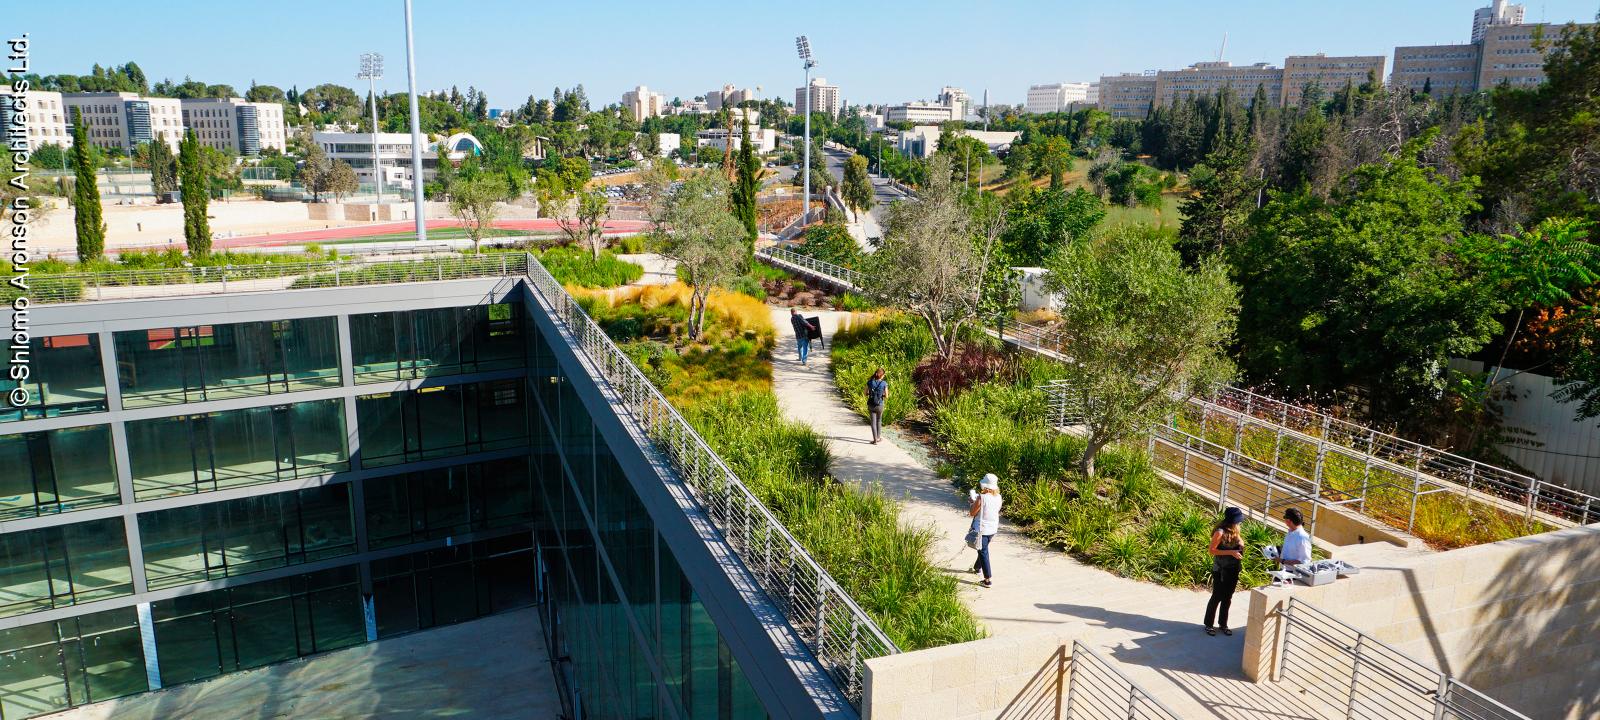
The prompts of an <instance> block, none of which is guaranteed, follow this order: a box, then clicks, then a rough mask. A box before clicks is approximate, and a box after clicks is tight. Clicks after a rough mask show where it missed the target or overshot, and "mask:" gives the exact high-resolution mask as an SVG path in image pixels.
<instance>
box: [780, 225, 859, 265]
mask: <svg viewBox="0 0 1600 720" xmlns="http://www.w3.org/2000/svg"><path fill="white" fill-rule="evenodd" d="M793 249H794V251H795V252H797V253H800V254H801V255H806V256H809V257H813V258H816V259H818V260H821V261H823V262H830V263H833V264H835V265H839V266H842V267H847V268H856V267H859V266H860V265H861V259H862V252H861V246H860V245H859V244H857V243H856V239H855V238H853V237H850V232H849V231H848V230H846V229H845V227H844V226H843V225H840V224H838V223H824V224H821V225H812V226H811V227H809V228H806V231H805V234H804V235H802V236H801V239H800V244H798V245H796V246H794V248H793Z"/></svg>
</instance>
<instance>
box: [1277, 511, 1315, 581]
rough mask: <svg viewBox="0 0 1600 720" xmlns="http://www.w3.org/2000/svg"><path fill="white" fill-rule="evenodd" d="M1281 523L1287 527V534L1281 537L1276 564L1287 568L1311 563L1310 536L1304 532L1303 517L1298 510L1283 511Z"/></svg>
mask: <svg viewBox="0 0 1600 720" xmlns="http://www.w3.org/2000/svg"><path fill="white" fill-rule="evenodd" d="M1283 522H1284V524H1285V525H1288V526H1289V534H1287V535H1284V536H1283V552H1281V553H1279V554H1278V563H1279V564H1280V565H1282V566H1284V567H1286V568H1287V567H1293V566H1295V565H1302V564H1305V563H1308V562H1311V534H1310V533H1308V532H1306V528H1305V517H1304V516H1302V515H1301V514H1300V510H1299V508H1289V509H1288V510H1285V511H1283Z"/></svg>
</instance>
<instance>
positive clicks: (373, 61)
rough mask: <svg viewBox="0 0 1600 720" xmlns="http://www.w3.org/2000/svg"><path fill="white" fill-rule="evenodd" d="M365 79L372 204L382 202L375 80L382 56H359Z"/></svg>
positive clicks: (379, 76) (379, 75)
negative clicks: (369, 116)
mask: <svg viewBox="0 0 1600 720" xmlns="http://www.w3.org/2000/svg"><path fill="white" fill-rule="evenodd" d="M356 77H358V78H362V77H364V78H366V79H367V97H368V98H370V99H371V100H372V192H373V194H374V195H375V196H376V197H375V198H374V200H373V204H375V205H382V204H383V165H382V161H381V160H379V159H378V89H377V80H378V78H381V77H383V56H382V55H380V54H378V53H365V54H363V55H362V56H361V73H360V74H359V75H357V76H356Z"/></svg>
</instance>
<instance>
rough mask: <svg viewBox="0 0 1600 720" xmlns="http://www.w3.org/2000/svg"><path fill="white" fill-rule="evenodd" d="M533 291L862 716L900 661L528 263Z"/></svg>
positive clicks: (590, 323)
mask: <svg viewBox="0 0 1600 720" xmlns="http://www.w3.org/2000/svg"><path fill="white" fill-rule="evenodd" d="M527 268H528V281H529V284H530V286H531V287H532V288H533V290H534V291H535V292H537V293H538V294H539V296H540V297H541V298H542V299H543V300H544V302H545V303H546V304H547V305H548V306H549V307H550V308H551V310H552V312H553V317H554V319H555V320H556V321H558V322H561V323H563V324H565V325H566V327H567V329H568V331H569V332H571V333H572V335H573V336H574V337H575V338H576V339H577V342H578V348H579V349H580V350H581V351H582V352H583V353H584V355H585V356H587V357H588V358H589V360H590V361H591V362H592V363H593V364H594V366H595V368H596V369H597V370H598V371H599V372H600V374H601V375H602V377H603V379H604V380H605V381H606V382H607V383H608V384H610V386H611V387H612V389H614V390H615V391H616V394H617V396H618V397H619V398H620V400H621V403H622V406H623V408H624V409H625V410H626V411H627V412H628V414H629V415H630V416H632V417H633V419H634V420H635V421H636V422H638V423H639V425H640V426H641V427H643V428H644V430H645V432H646V434H647V435H648V436H649V438H650V439H651V441H652V442H653V443H654V444H655V445H656V447H657V448H659V449H660V450H661V452H662V454H663V455H665V456H666V457H667V459H668V460H669V461H670V462H671V463H672V465H673V467H674V468H675V469H676V470H677V471H678V472H679V474H680V475H682V477H683V480H684V483H685V484H686V485H687V486H688V487H689V488H690V489H691V491H692V492H693V494H694V497H695V500H696V501H697V502H698V503H699V504H700V506H701V507H702V508H704V510H705V512H706V515H707V516H708V517H710V518H711V521H712V523H713V524H714V525H715V526H716V527H717V529H718V530H719V531H721V533H722V535H723V537H724V538H726V539H727V541H728V544H729V545H730V546H731V547H732V548H733V551H734V553H735V554H736V555H738V557H739V559H740V560H741V561H743V562H744V565H745V567H746V568H748V569H749V571H750V573H751V575H753V576H754V577H755V579H756V581H757V582H758V583H759V584H760V585H761V588H762V589H763V590H764V591H765V592H766V594H767V597H769V598H770V599H771V600H772V603H773V604H774V605H775V606H776V607H777V608H778V609H779V610H781V611H782V612H783V615H784V617H785V618H787V620H788V622H789V625H790V626H791V627H793V628H794V630H795V632H796V634H797V635H799V637H800V638H801V639H802V641H803V642H805V644H806V646H807V647H808V648H809V649H810V650H811V652H812V653H813V654H814V655H815V656H816V658H817V661H818V662H819V663H820V664H821V665H822V667H823V668H825V669H826V670H827V671H828V673H829V674H830V675H832V676H833V678H834V680H835V681H836V682H837V683H838V686H839V689H840V690H841V691H842V692H843V693H844V695H845V697H847V698H848V699H849V700H850V702H851V703H852V704H854V705H856V706H857V707H858V708H859V707H860V702H861V694H862V690H863V683H864V682H865V672H866V661H867V660H868V659H871V658H875V657H882V656H885V655H891V654H895V653H898V652H900V650H899V648H897V647H895V644H894V643H893V642H892V641H890V640H889V637H888V636H887V635H885V634H884V632H883V631H882V630H881V629H879V628H878V625H877V623H875V622H874V621H873V620H872V618H871V616H869V615H867V613H866V612H865V611H864V610H862V609H861V608H860V607H859V606H858V605H856V603H855V601H854V600H852V599H851V598H850V596H849V594H848V593H846V592H845V590H844V589H843V588H842V587H840V586H839V584H838V583H837V582H835V581H834V579H833V577H832V576H830V575H829V574H828V572H827V571H826V570H824V569H823V568H822V566H821V565H818V564H817V562H816V560H814V559H812V557H811V555H810V554H809V553H807V552H806V550H805V548H804V547H802V546H801V545H800V543H799V542H798V541H797V540H795V539H794V537H793V536H792V535H790V534H789V531H788V530H786V529H785V528H784V526H783V523H782V522H780V521H779V520H778V518H777V517H775V516H773V514H772V512H771V511H769V510H768V509H767V507H766V506H765V505H764V504H762V502H761V501H760V499H758V498H757V497H756V496H755V494H754V493H752V492H751V491H750V489H749V488H747V487H746V486H745V484H744V483H743V482H741V481H740V480H739V477H738V476H737V475H735V474H734V472H733V470H732V469H730V468H729V467H728V466H727V464H726V463H724V462H723V461H722V458H720V457H718V455H717V453H716V452H715V451H714V450H712V449H711V447H710V446H709V445H707V444H706V442H705V440H704V439H702V438H701V437H700V434H699V433H697V432H695V430H694V428H693V427H692V426H690V425H689V422H688V421H687V420H685V419H684V418H683V416H682V415H680V414H679V413H678V411H677V409H676V408H674V407H673V406H672V403H670V402H668V401H667V399H666V397H665V396H663V395H662V394H661V392H660V390H658V389H656V386H655V385H654V384H653V383H651V382H650V380H649V379H648V378H646V377H645V375H644V373H642V372H640V370H639V368H638V367H636V366H635V365H634V364H633V363H632V362H631V361H630V360H629V359H628V357H627V355H625V354H624V353H623V352H622V350H621V349H620V348H618V347H617V345H616V343H614V342H612V341H611V338H610V337H609V336H607V335H606V333H605V331H604V330H602V329H601V328H600V326H599V324H597V323H596V322H595V321H594V320H593V319H591V318H590V317H589V316H588V315H587V314H585V313H584V311H583V310H582V309H581V308H580V307H579V306H578V303H577V302H576V301H575V300H573V299H572V297H571V296H570V295H568V294H567V292H566V291H565V290H564V289H563V288H562V287H561V284H560V283H559V282H557V281H556V279H555V278H554V277H552V276H551V275H550V273H549V271H547V270H545V268H544V266H542V265H540V264H539V263H538V262H537V261H536V260H533V259H532V258H529V259H528V262H527Z"/></svg>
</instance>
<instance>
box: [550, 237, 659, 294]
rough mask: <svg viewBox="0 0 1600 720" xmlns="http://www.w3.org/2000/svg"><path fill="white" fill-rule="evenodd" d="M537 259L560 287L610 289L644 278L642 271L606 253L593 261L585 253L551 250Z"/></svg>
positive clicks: (610, 253) (577, 250)
mask: <svg viewBox="0 0 1600 720" xmlns="http://www.w3.org/2000/svg"><path fill="white" fill-rule="evenodd" d="M538 258H539V264H541V265H544V267H545V269H546V270H549V271H550V275H551V276H553V277H554V278H555V279H556V281H557V282H559V283H561V284H562V285H576V286H579V287H587V288H610V287H618V286H620V285H627V284H629V283H632V282H634V281H636V280H638V279H639V278H641V277H644V268H642V267H640V266H638V265H635V264H633V263H631V262H627V261H624V260H619V259H617V256H616V254H615V253H612V252H611V251H610V250H602V251H601V252H600V259H599V260H596V259H594V256H593V255H591V254H589V252H587V251H585V250H579V249H576V248H565V247H553V248H550V249H548V250H545V251H543V252H540V253H538Z"/></svg>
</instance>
